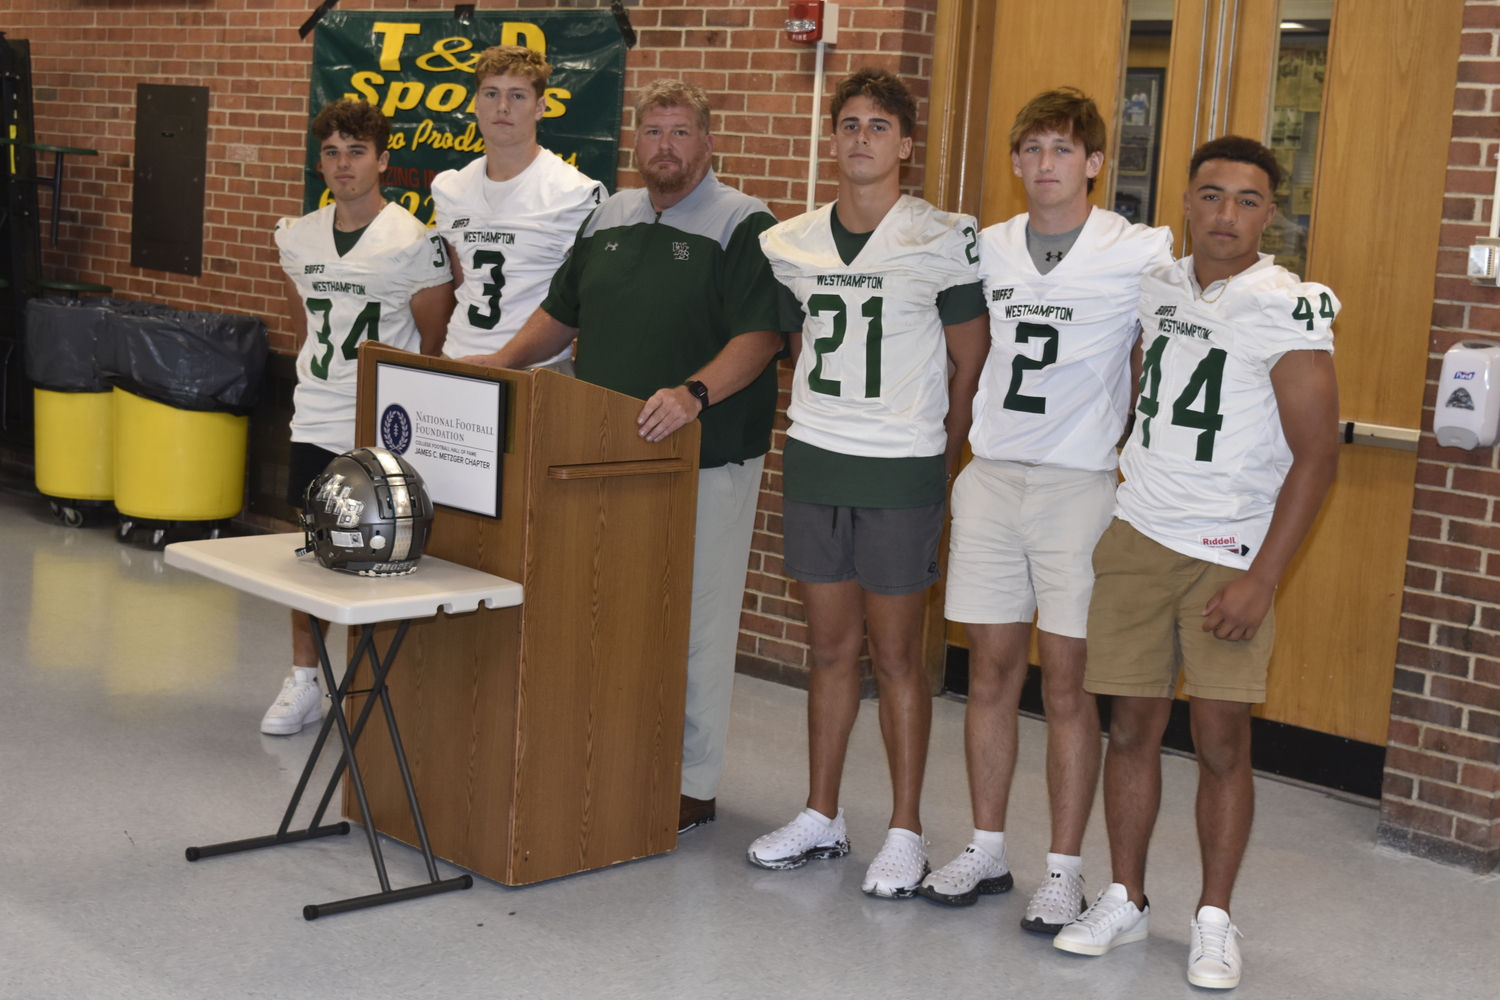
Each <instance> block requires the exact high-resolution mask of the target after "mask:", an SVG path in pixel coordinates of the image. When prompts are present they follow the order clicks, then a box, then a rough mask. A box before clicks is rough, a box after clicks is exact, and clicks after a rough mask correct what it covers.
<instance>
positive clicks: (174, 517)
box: [94, 310, 267, 548]
mask: <svg viewBox="0 0 1500 1000" xmlns="http://www.w3.org/2000/svg"><path fill="white" fill-rule="evenodd" d="M266 353H267V346H266V327H265V324H264V323H262V322H261V321H260V320H259V319H257V318H255V317H253V316H231V315H226V314H221V313H197V312H179V311H176V310H172V311H170V313H169V314H167V313H154V314H151V315H144V316H124V315H120V314H111V315H110V316H108V317H107V318H106V321H105V330H104V333H103V335H102V336H101V337H100V338H99V341H98V345H97V347H96V349H95V354H94V363H95V366H96V367H97V368H98V370H99V372H100V373H101V374H102V375H103V376H104V377H105V378H106V379H108V380H109V382H111V383H112V384H113V385H114V388H115V393H114V421H115V507H116V508H117V509H118V510H119V512H120V524H119V538H120V540H121V541H130V540H131V539H132V538H133V537H134V536H135V534H136V533H138V532H149V537H150V544H151V545H152V547H153V548H157V547H161V546H163V545H165V544H167V543H168V542H170V541H176V540H179V539H184V538H194V537H198V538H202V537H209V538H213V537H217V536H218V534H219V532H220V531H221V530H223V528H224V527H225V525H226V522H227V521H228V520H229V519H230V518H232V517H234V515H236V514H238V513H239V511H240V508H241V506H242V505H243V502H244V495H245V451H246V446H247V442H248V437H249V426H250V418H249V413H250V410H251V409H252V408H253V407H254V405H255V396H256V390H257V389H258V387H259V385H260V380H261V373H262V371H263V370H264V368H265V364H266Z"/></svg>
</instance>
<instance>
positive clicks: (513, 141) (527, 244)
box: [432, 45, 606, 375]
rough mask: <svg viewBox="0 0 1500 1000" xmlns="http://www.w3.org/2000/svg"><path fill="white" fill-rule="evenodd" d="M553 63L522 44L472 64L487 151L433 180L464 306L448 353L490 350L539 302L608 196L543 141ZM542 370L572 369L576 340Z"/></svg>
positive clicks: (440, 227) (451, 328) (453, 324)
mask: <svg viewBox="0 0 1500 1000" xmlns="http://www.w3.org/2000/svg"><path fill="white" fill-rule="evenodd" d="M551 72H552V67H551V66H550V65H548V63H547V61H546V60H545V59H543V58H542V57H541V55H539V54H538V53H536V52H534V51H533V50H531V49H528V48H523V47H521V46H518V45H497V46H495V47H494V48H490V49H486V50H485V51H484V52H481V53H480V54H479V56H478V58H477V60H476V61H475V63H474V82H475V94H474V117H475V119H476V120H477V122H478V124H479V132H480V135H482V136H483V137H484V155H483V156H481V157H479V158H477V159H475V160H474V161H473V162H471V163H470V164H469V165H468V166H466V167H464V168H463V169H461V170H445V171H443V172H442V173H440V174H438V175H437V176H436V177H434V178H433V180H432V202H433V205H434V206H435V207H436V209H437V231H438V233H440V234H441V235H442V237H443V239H445V240H447V241H448V246H449V248H450V251H451V253H452V257H453V276H454V282H455V287H456V288H457V294H458V308H457V309H455V310H453V318H452V319H451V320H449V322H448V340H447V342H446V343H445V344H444V346H443V353H444V355H446V356H447V357H450V358H468V357H472V356H477V355H486V354H493V353H495V352H496V351H498V350H499V349H500V348H501V347H503V346H505V344H506V342H507V341H509V340H510V338H511V337H513V336H515V335H516V331H518V330H519V329H521V324H522V323H524V322H526V318H527V317H528V316H530V315H531V314H532V312H534V311H535V310H536V307H537V306H539V305H541V303H542V299H543V298H545V297H546V295H547V288H548V286H549V285H550V284H551V281H552V275H553V274H554V273H556V271H557V269H558V268H559V267H561V266H562V263H563V261H564V260H566V259H567V257H568V251H569V249H571V248H572V246H573V237H574V236H576V235H577V233H578V228H579V227H580V226H581V225H583V222H584V220H585V219H587V218H588V215H589V213H590V212H592V211H593V210H594V209H595V208H596V207H597V206H598V205H599V203H600V202H602V201H603V200H604V198H605V195H606V191H605V189H604V185H603V184H601V183H600V182H598V181H596V180H591V179H589V178H588V177H585V176H584V175H583V174H582V173H580V172H579V171H578V170H577V169H576V168H575V167H572V166H570V165H568V164H567V163H564V162H563V161H562V159H561V158H559V157H558V156H557V155H556V154H554V153H552V152H550V151H548V150H546V149H543V148H542V147H541V146H539V145H538V144H537V140H536V127H537V122H539V121H541V120H542V117H543V116H544V115H545V114H546V112H547V99H546V96H545V95H546V91H547V79H548V77H549V75H550V74H551ZM535 367H538V368H553V369H554V370H556V371H560V372H562V373H563V374H566V375H572V374H573V362H572V346H571V345H569V346H568V347H567V348H564V349H563V350H562V351H561V352H560V353H558V354H557V355H556V356H554V357H551V358H548V359H547V360H545V361H543V362H542V363H541V364H539V365H536V366H535Z"/></svg>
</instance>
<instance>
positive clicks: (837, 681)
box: [800, 580, 864, 818]
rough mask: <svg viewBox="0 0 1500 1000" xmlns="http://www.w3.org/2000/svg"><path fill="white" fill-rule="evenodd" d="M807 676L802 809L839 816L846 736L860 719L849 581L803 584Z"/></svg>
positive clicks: (858, 594) (856, 630) (857, 606)
mask: <svg viewBox="0 0 1500 1000" xmlns="http://www.w3.org/2000/svg"><path fill="white" fill-rule="evenodd" d="M800 586H801V588H802V603H803V604H804V605H805V606H806V608H807V637H808V646H809V647H810V648H811V651H812V673H811V675H810V677H809V679H808V685H807V757H808V796H807V807H808V808H809V809H814V810H816V811H818V812H820V813H822V814H823V815H824V816H828V817H830V818H832V817H833V816H835V815H837V814H838V809H839V785H840V784H841V782H842V780H843V776H844V756H845V754H846V753H847V752H848V749H849V733H850V731H851V730H852V729H853V728H854V719H855V717H856V716H857V715H858V714H859V646H860V641H861V640H862V639H863V638H864V601H863V594H864V591H863V590H862V589H861V588H860V586H859V584H857V583H855V582H854V581H853V580H846V581H844V582H843V583H803V584H801V585H800Z"/></svg>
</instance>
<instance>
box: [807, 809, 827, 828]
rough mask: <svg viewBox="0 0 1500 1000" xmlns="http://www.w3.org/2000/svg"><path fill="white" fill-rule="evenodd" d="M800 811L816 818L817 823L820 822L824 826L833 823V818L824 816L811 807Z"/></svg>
mask: <svg viewBox="0 0 1500 1000" xmlns="http://www.w3.org/2000/svg"><path fill="white" fill-rule="evenodd" d="M802 812H803V813H804V814H806V815H808V816H811V817H812V818H813V819H815V820H817V821H818V822H819V823H822V824H823V825H824V826H832V825H833V820H831V819H829V818H828V817H827V816H824V815H823V814H822V813H820V812H818V811H817V810H816V809H813V808H811V807H809V808H807V809H804V810H802Z"/></svg>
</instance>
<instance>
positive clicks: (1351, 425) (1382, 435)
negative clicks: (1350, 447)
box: [1339, 420, 1422, 451]
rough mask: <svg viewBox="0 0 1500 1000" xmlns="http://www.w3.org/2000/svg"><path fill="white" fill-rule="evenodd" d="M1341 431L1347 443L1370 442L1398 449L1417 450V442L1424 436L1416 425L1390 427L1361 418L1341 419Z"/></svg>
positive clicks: (1380, 446) (1378, 445)
mask: <svg viewBox="0 0 1500 1000" xmlns="http://www.w3.org/2000/svg"><path fill="white" fill-rule="evenodd" d="M1339 433H1340V436H1341V437H1342V438H1343V441H1344V443H1345V444H1368V445H1374V446H1375V447H1376V448H1394V449H1396V450H1397V451H1416V450H1417V442H1418V441H1419V440H1420V439H1421V437H1422V432H1421V431H1420V430H1418V429H1417V428H1415V427H1388V426H1386V425H1385V424H1367V423H1365V422H1363V421H1361V420H1341V421H1339Z"/></svg>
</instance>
